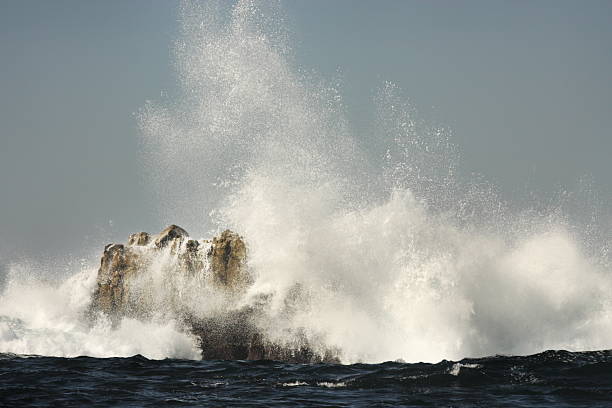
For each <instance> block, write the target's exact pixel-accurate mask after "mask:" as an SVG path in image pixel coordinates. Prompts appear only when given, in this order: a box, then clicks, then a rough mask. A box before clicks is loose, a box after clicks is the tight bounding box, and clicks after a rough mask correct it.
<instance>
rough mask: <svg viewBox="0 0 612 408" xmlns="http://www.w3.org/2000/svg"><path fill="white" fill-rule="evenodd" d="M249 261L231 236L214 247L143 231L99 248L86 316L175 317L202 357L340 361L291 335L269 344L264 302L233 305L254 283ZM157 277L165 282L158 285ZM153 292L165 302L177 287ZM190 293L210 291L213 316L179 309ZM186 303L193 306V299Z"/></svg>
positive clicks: (173, 230)
mask: <svg viewBox="0 0 612 408" xmlns="http://www.w3.org/2000/svg"><path fill="white" fill-rule="evenodd" d="M246 257H247V247H246V245H245V243H244V241H243V239H242V238H241V237H240V236H239V235H238V234H236V233H234V232H232V231H229V230H226V231H224V232H222V233H221V234H220V235H219V236H217V237H214V238H213V239H212V240H211V241H208V240H200V241H198V240H193V239H190V238H189V234H188V233H187V231H185V230H184V229H183V228H181V227H179V226H176V225H170V226H169V227H167V228H166V229H164V230H163V231H162V232H160V233H159V234H157V235H153V236H151V235H149V234H148V233H146V232H140V233H136V234H132V235H130V237H129V239H128V242H127V245H123V244H109V245H107V246H106V247H105V248H104V253H103V255H102V259H101V261H100V268H99V270H98V277H97V287H96V289H95V292H94V294H93V298H92V302H91V308H90V312H91V313H90V315H91V316H92V318H95V316H97V315H98V314H99V313H100V312H101V313H103V314H105V315H107V316H109V317H110V318H111V320H112V321H119V320H120V319H121V318H122V317H132V318H137V319H147V318H150V317H151V314H152V309H155V308H157V309H163V311H165V312H167V313H169V314H170V315H171V316H173V317H175V318H176V317H178V318H179V319H180V320H181V322H182V323H183V324H184V326H185V327H186V329H187V330H189V331H191V333H192V334H193V335H195V336H196V337H197V338H198V339H199V342H200V345H201V348H202V358H203V359H231V360H245V359H251V360H252V359H271V360H282V361H290V362H300V363H309V362H320V361H328V362H331V361H333V362H335V361H337V358H336V357H335V355H336V353H334V352H332V351H330V350H325V351H323V352H318V353H316V352H314V351H313V350H312V348H311V346H310V345H309V342H308V341H307V339H306V336H303V335H297V336H295V339H296V340H295V341H293V342H292V343H291V344H290V345H287V344H277V343H274V342H271V341H269V340H268V339H266V336H265V335H264V334H263V333H262V332H261V330H259V329H258V325H257V319H258V318H260V317H261V315H262V308H263V307H265V302H266V299H265V297H262V298H260V299H259V301H258V302H255V303H254V304H250V305H249V306H244V305H243V306H238V305H241V304H244V302H242V303H241V302H240V299H241V296H243V295H244V294H245V292H246V290H247V288H248V287H249V285H250V284H251V283H252V277H251V276H250V274H249V272H248V269H247V264H246V259H247V258H246ZM160 265H161V266H160ZM152 271H157V273H153V272H152ZM158 275H161V276H162V278H161V279H162V280H161V283H159V282H160V281H159V279H158V281H157V284H156V283H155V282H156V281H155V279H156V278H155V277H156V276H158ZM179 283H180V285H182V286H180V285H179ZM156 285H157V286H156ZM197 285H202V286H197ZM149 286H151V288H150V287H149ZM153 286H156V287H159V286H161V287H162V289H161V293H163V294H164V296H165V294H166V293H167V292H170V291H172V288H175V287H178V288H179V289H176V290H174V292H176V293H175V294H174V295H173V296H172V297H170V298H168V299H166V298H162V295H160V292H159V289H158V292H155V290H153ZM149 289H151V290H149ZM194 290H195V291H201V293H200V292H197V293H196V294H195V298H196V303H198V302H199V301H200V300H201V301H202V302H205V301H206V300H208V298H209V297H210V296H212V295H211V293H212V294H217V296H220V297H221V299H225V300H224V301H222V302H221V303H220V305H221V306H219V307H217V308H216V309H215V311H214V313H208V314H206V313H205V314H201V313H196V312H194V311H193V310H192V309H189V308H185V307H184V305H183V304H182V303H181V299H182V296H186V295H185V293H184V292H190V291H191V292H193V291H194ZM174 292H173V293H174ZM190 299H191V301H192V302H193V297H192V298H190ZM153 305H155V306H153Z"/></svg>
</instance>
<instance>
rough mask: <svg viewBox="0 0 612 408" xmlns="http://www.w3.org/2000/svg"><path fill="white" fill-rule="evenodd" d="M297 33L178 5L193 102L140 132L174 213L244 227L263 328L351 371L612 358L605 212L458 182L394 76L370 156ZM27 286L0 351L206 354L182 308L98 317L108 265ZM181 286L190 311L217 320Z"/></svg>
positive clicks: (452, 152)
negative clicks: (327, 351) (182, 321)
mask: <svg viewBox="0 0 612 408" xmlns="http://www.w3.org/2000/svg"><path fill="white" fill-rule="evenodd" d="M283 22H284V19H283V16H282V11H281V10H280V8H278V7H273V6H270V5H269V4H266V5H260V4H258V3H256V2H254V1H239V2H238V3H236V4H235V5H234V6H232V7H227V6H226V5H225V4H223V3H214V2H209V3H192V2H184V3H182V5H181V23H182V33H181V36H180V39H179V40H178V41H177V44H176V49H175V59H176V69H177V72H178V77H179V82H180V85H181V94H180V96H179V97H178V98H177V99H176V100H172V101H161V102H158V103H154V102H149V103H147V104H146V106H145V107H144V108H143V109H142V111H141V115H140V121H139V123H140V126H141V129H142V146H143V162H144V164H145V166H144V167H145V171H146V174H147V175H148V176H149V178H150V182H151V186H152V187H153V190H155V192H156V193H157V194H158V200H157V201H158V202H160V203H163V205H162V206H161V208H159V210H160V217H161V218H162V219H163V221H165V222H166V223H171V222H172V223H174V222H176V223H179V224H182V225H184V226H186V227H188V228H189V229H190V230H192V231H193V230H194V229H195V232H196V233H198V234H205V233H206V234H207V235H208V236H210V235H211V234H210V233H211V232H213V231H219V230H221V229H224V228H226V227H229V228H231V229H233V230H234V231H238V232H239V233H240V234H242V235H243V236H244V239H245V241H246V242H247V244H248V268H249V271H250V273H251V274H252V275H253V278H254V283H253V285H252V286H251V287H250V288H249V291H248V293H247V295H246V297H245V298H243V299H241V304H242V305H245V304H246V305H248V304H249V302H257V301H258V299H262V298H265V299H268V302H267V303H266V305H265V308H264V314H263V315H262V316H261V318H260V319H259V320H258V321H257V325H258V326H259V328H260V330H261V331H262V332H263V333H265V334H266V336H267V337H268V338H269V339H271V340H273V341H275V342H281V343H282V342H288V343H290V342H292V341H293V340H294V339H292V336H294V335H295V333H300V335H305V336H307V337H308V338H311V339H316V341H317V342H320V343H322V344H324V345H325V346H327V347H332V348H335V349H339V350H341V354H342V359H343V362H347V363H349V362H356V361H364V362H380V361H386V360H396V359H402V360H404V361H438V360H440V359H443V358H446V359H460V358H463V357H466V356H484V355H491V354H498V353H501V354H528V353H535V352H538V351H542V350H545V349H559V348H563V349H571V350H586V349H605V348H610V347H612V343H611V340H610V339H611V338H612V295H611V293H612V278H611V276H612V275H610V273H612V266H611V263H610V259H609V256H610V250H609V249H610V247H611V243H610V236H611V234H610V230H609V226H607V225H605V222H602V221H601V218H598V216H597V215H596V214H595V215H593V214H590V215H589V216H588V217H586V218H587V221H585V222H583V221H578V218H581V217H574V216H573V215H574V213H572V212H571V211H566V210H565V209H564V205H563V204H564V202H565V201H564V200H559V201H556V202H553V203H552V204H545V203H542V202H540V201H533V202H530V203H528V204H526V205H525V206H524V207H523V208H518V209H517V208H514V207H515V206H514V205H510V204H508V203H506V202H504V201H503V200H501V199H500V198H499V196H498V194H497V192H496V188H495V186H494V185H492V184H490V183H488V182H486V180H484V178H483V177H478V176H476V177H471V178H467V179H466V178H465V177H463V176H461V175H460V174H459V171H458V168H459V163H460V155H459V152H458V150H457V148H456V147H455V146H454V145H453V144H452V141H451V139H452V135H451V133H450V132H449V131H448V130H447V129H444V128H437V127H434V126H430V125H428V124H426V123H424V122H423V121H421V120H419V118H418V114H417V113H416V111H415V110H414V108H412V107H411V106H410V105H409V104H408V103H407V102H405V99H404V98H403V96H402V92H401V90H399V89H398V88H397V87H396V86H395V85H393V84H392V83H386V84H384V85H383V86H382V87H381V88H380V90H379V92H378V94H377V97H376V98H375V103H376V107H377V122H376V132H375V133H374V134H373V135H371V139H372V140H370V141H369V142H368V145H369V146H373V145H376V146H378V147H380V149H373V150H382V151H385V152H386V154H384V155H383V156H382V157H373V154H371V153H370V152H369V151H368V149H364V148H363V147H362V144H363V143H362V141H361V140H360V139H359V138H357V137H355V136H354V135H353V134H352V132H351V126H350V123H349V121H348V120H347V118H346V114H345V110H346V108H345V106H344V104H343V100H342V94H341V92H340V90H339V86H338V85H337V84H333V83H332V84H330V83H327V82H326V81H325V80H324V79H322V78H319V77H318V76H317V75H316V74H312V73H307V72H305V71H304V70H303V69H301V68H300V67H299V66H298V65H297V64H296V62H295V58H294V57H293V55H292V50H291V47H290V41H289V36H288V30H287V29H286V27H284V26H283ZM578 208H580V210H579V212H580V211H581V212H583V213H585V212H588V211H586V210H585V208H584V207H580V206H578ZM579 215H583V214H579ZM163 262H166V261H163ZM163 262H162V263H163ZM167 269H172V268H165V267H164V268H157V269H155V270H152V271H151V273H152V275H151V277H158V278H159V281H160V282H163V281H164V277H163V276H162V277H160V276H158V275H156V274H159V273H161V272H160V271H163V270H167ZM24 276H28V272H27V271H22V272H20V273H14V274H11V275H10V276H9V278H7V284H6V288H5V290H4V292H3V294H2V297H1V298H0V316H2V317H1V320H0V351H2V352H5V351H8V352H15V353H23V354H44V355H60V356H75V355H80V354H87V355H92V356H125V355H131V354H136V353H140V354H143V355H145V356H147V357H151V358H163V357H180V358H197V356H198V355H199V354H198V353H197V352H196V348H195V345H194V342H193V339H191V338H190V337H189V336H188V335H187V334H185V333H184V331H183V330H182V329H181V328H180V327H177V325H176V324H175V323H173V320H172V319H171V317H168V316H165V317H164V320H159V319H158V320H155V319H152V320H150V321H146V322H145V321H137V320H130V319H124V320H123V321H122V322H121V323H120V325H119V326H118V327H112V325H110V324H108V323H105V322H104V320H103V319H102V320H100V321H99V322H98V323H96V325H94V326H91V325H88V324H86V322H84V321H83V319H82V318H81V317H79V316H82V313H83V312H84V310H85V309H86V308H87V305H88V302H89V299H90V296H91V293H92V291H93V285H94V283H95V270H92V269H87V270H83V271H79V272H78V273H76V274H74V275H73V276H72V277H71V278H69V279H67V280H66V281H64V282H63V283H61V284H60V285H50V284H48V283H45V282H41V281H38V280H33V281H32V280H24V278H23V277H24ZM178 284H179V285H180V284H181V283H180V282H179V283H178ZM183 286H184V287H179V288H173V290H178V291H179V292H181V293H188V294H189V295H188V296H184V297H183V298H182V300H181V301H182V302H184V303H185V305H184V307H185V308H187V309H189V310H193V311H196V312H197V313H201V314H209V313H214V310H215V308H214V307H213V306H214V305H213V306H211V307H208V306H207V305H206V302H202V299H200V297H199V296H198V294H197V293H194V292H193V287H194V286H193V285H192V284H190V283H189V282H184V285H183ZM155 290H156V291H157V292H156V293H157V294H156V296H157V297H156V298H160V299H164V298H165V296H166V295H167V294H166V293H165V292H164V291H165V290H166V288H165V286H164V285H156V286H155ZM207 296H208V295H207ZM210 296H211V297H210V299H214V294H211V295H210ZM207 298H208V297H207ZM212 303H214V302H212ZM153 314H155V313H153Z"/></svg>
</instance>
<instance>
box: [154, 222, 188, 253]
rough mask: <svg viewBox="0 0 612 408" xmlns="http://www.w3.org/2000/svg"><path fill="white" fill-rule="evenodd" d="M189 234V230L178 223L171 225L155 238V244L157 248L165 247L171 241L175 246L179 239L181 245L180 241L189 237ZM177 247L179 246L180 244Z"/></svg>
mask: <svg viewBox="0 0 612 408" xmlns="http://www.w3.org/2000/svg"><path fill="white" fill-rule="evenodd" d="M188 236H189V234H188V233H187V231H185V230H184V229H182V228H181V227H179V226H178V225H170V226H169V227H167V228H166V229H164V230H163V231H162V232H160V233H159V235H158V236H157V238H156V239H155V246H156V247H157V248H165V247H166V246H168V244H170V243H172V244H173V246H174V245H175V244H176V242H177V241H178V244H179V245H180V242H182V240H183V239H185V238H187V237H188ZM175 248H178V245H177V246H176V247H175Z"/></svg>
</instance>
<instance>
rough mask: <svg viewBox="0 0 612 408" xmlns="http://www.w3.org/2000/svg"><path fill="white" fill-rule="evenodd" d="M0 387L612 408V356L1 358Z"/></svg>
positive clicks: (272, 401) (104, 397)
mask: <svg viewBox="0 0 612 408" xmlns="http://www.w3.org/2000/svg"><path fill="white" fill-rule="evenodd" d="M0 379H1V381H2V382H1V384H2V387H1V388H0V405H2V406H22V405H30V406H37V407H45V406H66V407H72V406H74V407H78V406H135V407H142V406H156V407H157V406H177V407H180V406H241V407H270V406H274V407H284V406H313V407H423V406H426V407H427V406H430V407H541V406H554V407H606V406H612V352H610V351H607V352H587V353H570V352H567V351H547V352H544V353H540V354H536V355H531V356H526V357H504V356H495V357H487V358H481V359H464V360H461V361H458V362H453V361H442V362H439V363H437V364H427V363H415V364H407V363H399V362H385V363H381V364H352V365H325V364H315V365H300V364H284V363H279V362H274V361H192V360H174V359H167V360H149V359H146V358H145V357H142V356H140V355H137V356H133V357H129V358H104V359H101V358H92V357H77V358H71V359H66V358H54V357H25V356H16V355H10V354H2V355H0Z"/></svg>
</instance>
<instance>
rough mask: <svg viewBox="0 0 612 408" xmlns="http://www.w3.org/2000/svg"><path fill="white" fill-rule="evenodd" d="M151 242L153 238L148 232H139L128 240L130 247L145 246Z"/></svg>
mask: <svg viewBox="0 0 612 408" xmlns="http://www.w3.org/2000/svg"><path fill="white" fill-rule="evenodd" d="M150 241H151V237H150V236H149V234H147V233H146V232H137V233H136V234H132V235H130V237H129V238H128V246H145V245H148V244H149V242H150Z"/></svg>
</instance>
